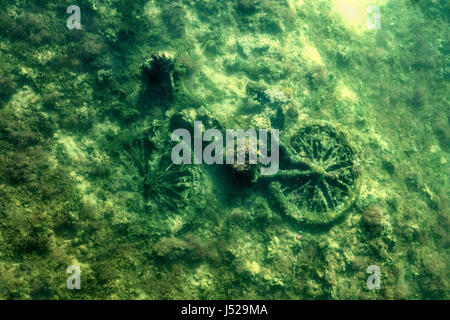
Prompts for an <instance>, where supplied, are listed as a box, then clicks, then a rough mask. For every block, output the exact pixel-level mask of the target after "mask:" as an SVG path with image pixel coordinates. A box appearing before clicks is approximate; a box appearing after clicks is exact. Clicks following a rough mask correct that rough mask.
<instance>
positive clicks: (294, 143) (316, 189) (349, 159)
mask: <svg viewBox="0 0 450 320" xmlns="http://www.w3.org/2000/svg"><path fill="white" fill-rule="evenodd" d="M282 150H283V151H284V156H283V157H282V159H281V160H280V170H279V172H278V173H277V174H275V175H274V176H267V177H260V178H259V179H261V178H263V179H269V180H271V181H272V182H271V183H270V189H271V191H272V193H273V195H274V196H275V198H276V199H277V201H278V203H279V204H280V206H281V207H282V209H284V211H285V213H286V214H287V215H288V216H290V217H292V218H294V219H295V220H297V221H301V222H305V223H311V224H326V223H330V222H332V221H334V220H335V219H337V218H338V217H340V216H341V215H342V214H343V213H344V212H345V211H346V209H347V208H348V207H349V205H350V204H351V203H352V201H353V200H354V198H355V195H356V193H357V190H358V188H357V187H358V176H359V169H358V160H357V157H356V151H355V148H354V147H353V146H352V145H351V144H350V143H349V141H348V140H347V139H346V137H345V136H344V134H343V133H342V132H340V131H338V130H337V129H336V128H334V127H333V126H331V125H330V124H328V123H326V122H319V121H314V122H312V123H310V124H309V125H307V126H305V127H303V128H301V129H299V130H298V131H296V132H295V133H294V134H293V135H292V136H291V137H290V138H289V139H288V141H287V142H285V143H283V144H282ZM283 162H284V163H283Z"/></svg>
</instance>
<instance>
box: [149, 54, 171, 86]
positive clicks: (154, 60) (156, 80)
mask: <svg viewBox="0 0 450 320" xmlns="http://www.w3.org/2000/svg"><path fill="white" fill-rule="evenodd" d="M141 68H142V72H143V74H144V76H145V77H146V78H147V80H148V82H149V83H150V84H154V85H159V86H161V87H162V88H164V89H170V90H171V89H173V88H174V87H175V84H174V77H173V75H174V68H175V60H174V58H173V57H172V56H171V55H170V54H169V53H167V52H158V53H153V54H152V56H151V58H150V59H149V60H148V61H147V62H146V63H145V64H144V65H142V67H141Z"/></svg>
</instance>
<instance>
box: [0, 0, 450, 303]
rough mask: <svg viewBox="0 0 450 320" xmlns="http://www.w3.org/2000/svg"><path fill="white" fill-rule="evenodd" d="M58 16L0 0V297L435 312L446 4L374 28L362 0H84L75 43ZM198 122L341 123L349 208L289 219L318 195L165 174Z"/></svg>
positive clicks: (182, 172)
mask: <svg viewBox="0 0 450 320" xmlns="http://www.w3.org/2000/svg"><path fill="white" fill-rule="evenodd" d="M71 4H73V3H71V2H68V1H31V0H30V1H21V2H20V4H19V3H18V2H17V1H2V3H1V4H0V9H1V13H0V22H1V25H2V26H3V27H2V29H1V30H0V66H1V68H0V69H1V71H0V146H1V151H2V152H1V155H0V298H2V299H98V298H105V299H114V298H123V299H125V298H130V299H237V298H245V299H448V297H449V273H448V270H449V261H450V259H449V252H448V245H449V234H448V230H449V226H450V223H449V222H450V220H449V203H448V197H449V190H450V188H449V180H448V177H449V175H448V173H449V164H448V153H449V145H450V144H449V134H450V133H449V132H450V130H449V122H448V114H449V101H448V92H449V82H448V80H449V56H450V55H449V39H448V34H449V25H448V18H449V14H450V13H449V7H448V4H447V3H446V2H445V1H444V0H442V1H439V0H433V1H410V0H401V1H397V0H391V1H390V0H383V1H378V5H379V6H380V8H381V21H382V24H381V29H379V30H369V29H367V26H366V14H367V13H366V10H367V6H368V5H370V4H372V3H370V1H363V0H361V1H351V0H345V1H344V0H342V1H337V0H336V1H313V0H303V1H291V0H287V1H272V0H261V1H259V0H239V1H215V0H214V1H213V0H206V1H196V0H183V1H181V0H180V1H153V0H149V1H133V2H129V1H121V0H109V1H96V0H80V1H78V2H77V5H79V6H80V8H81V19H82V21H81V24H82V26H83V28H82V29H81V30H69V29H67V28H66V19H67V17H68V15H67V14H66V8H67V7H68V6H69V5H71ZM161 52H166V53H168V52H170V53H171V54H172V53H173V56H171V59H173V62H174V64H173V65H170V68H169V69H167V70H166V71H165V72H163V73H162V74H163V77H162V78H161V77H155V74H152V72H151V68H152V64H151V58H152V55H155V54H157V53H161ZM149 61H150V64H149ZM153 61H154V60H153ZM143 66H144V68H143ZM145 66H147V69H146V68H145ZM143 69H144V72H143ZM146 70H147V71H150V79H149V77H148V76H149V74H148V72H147V77H145V75H146V72H145V71H146ZM160 74H161V73H158V75H160ZM194 120H199V121H202V122H203V124H204V125H205V127H207V128H219V129H221V130H222V129H224V128H230V129H234V128H244V129H245V128H252V127H254V128H267V129H270V128H275V129H277V128H278V129H280V134H281V136H285V137H292V136H295V134H296V133H298V132H301V131H299V130H300V128H305V127H306V128H308V124H309V123H317V121H318V120H320V122H321V123H326V124H327V127H329V128H335V127H338V128H339V131H340V132H343V134H344V135H345V139H344V140H343V141H345V142H344V143H343V144H344V145H351V146H352V147H351V149H352V150H353V149H355V150H357V151H358V152H357V159H358V177H357V179H356V180H355V183H356V182H357V184H358V186H357V187H358V188H357V189H358V192H357V193H355V195H352V196H351V197H350V198H351V200H352V201H351V202H352V205H351V206H350V204H349V203H348V205H347V204H346V205H345V208H343V210H341V209H339V210H338V214H337V216H339V217H340V218H338V219H334V218H336V217H337V216H334V215H330V216H332V218H333V219H328V217H326V218H327V219H326V220H327V221H326V224H323V223H321V224H319V225H315V224H310V223H298V222H299V221H297V220H298V219H294V220H293V219H287V215H286V212H297V211H298V206H299V205H300V204H302V201H307V202H308V201H313V202H314V197H313V196H312V197H306V198H305V196H304V195H302V196H301V197H299V198H295V199H290V201H280V200H283V199H284V197H285V195H284V192H285V190H283V189H284V188H283V183H285V180H283V179H282V180H279V181H278V180H277V181H278V182H275V183H279V184H280V186H279V187H276V186H277V185H276V184H272V188H270V184H267V183H265V182H264V181H262V180H263V179H261V180H259V181H258V179H257V180H256V182H255V181H253V182H252V181H251V179H245V178H243V177H242V176H239V175H235V174H234V173H233V170H232V168H230V167H227V166H223V167H221V166H195V167H194V166H192V168H191V167H187V168H174V167H173V166H171V164H170V160H169V155H168V153H170V149H171V141H170V132H171V131H172V130H173V129H174V128H178V127H180V126H181V127H186V128H188V129H189V128H190V126H192V124H193V121H194ZM332 132H335V131H334V129H333V130H332ZM327 139H328V138H326V137H324V139H323V140H322V139H320V138H319V139H318V141H321V143H322V141H323V142H324V143H325V142H326V141H327ZM282 142H283V141H282ZM286 143H287V142H286ZM344 149H345V148H344ZM347 151H348V150H347ZM298 152H301V150H296V151H295V153H298ZM339 154H340V155H341V156H342V153H339ZM293 156H294V158H295V155H293ZM291 157H292V156H291ZM355 159H356V158H355ZM302 169H305V168H303V167H302ZM173 170H175V171H173ZM315 171H316V174H315V177H318V176H321V175H320V174H319V171H320V170H315ZM322 176H323V173H322ZM179 183H180V184H179ZM176 184H179V185H178V187H180V188H181V189H180V188H178V187H177V186H176ZM271 189H272V192H271ZM296 201H297V202H296ZM326 202H327V203H328V201H326ZM283 203H284V205H283ZM295 203H297V206H294V208H292V210H291V209H289V208H288V207H290V206H292V205H293V204H295ZM283 207H284V208H283ZM286 208H287V209H286ZM317 208H318V207H316V209H314V208H313V207H310V209H312V210H308V213H307V215H308V214H311V215H310V217H311V219H312V220H314V218H315V217H316V216H318V215H317V214H320V213H323V212H326V210H324V209H323V207H321V208H319V209H317ZM344 209H345V210H344ZM330 211H333V212H334V210H330ZM288 215H289V214H288ZM300 220H301V219H300ZM300 222H301V221H300ZM69 265H78V266H80V268H81V288H82V289H81V290H68V289H67V287H66V280H67V277H68V275H67V274H66V269H67V267H68V266H69ZM370 265H378V266H379V267H380V268H381V273H382V281H381V289H380V290H368V289H367V287H366V280H367V277H368V275H367V274H366V269H367V267H368V266H370Z"/></svg>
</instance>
